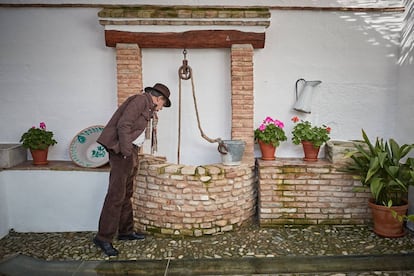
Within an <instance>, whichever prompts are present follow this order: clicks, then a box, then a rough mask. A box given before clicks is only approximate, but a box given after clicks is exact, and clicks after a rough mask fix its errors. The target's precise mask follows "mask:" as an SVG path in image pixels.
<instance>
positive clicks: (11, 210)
mask: <svg viewBox="0 0 414 276" xmlns="http://www.w3.org/2000/svg"><path fill="white" fill-rule="evenodd" d="M45 172H47V173H45ZM0 177H1V179H2V181H1V182H0V192H2V193H1V197H5V198H6V199H7V200H6V201H4V202H6V206H4V202H3V200H2V201H1V203H0V204H1V207H2V208H1V210H2V211H1V213H0V222H1V224H2V226H1V227H0V237H2V236H3V235H4V234H5V231H4V230H5V228H6V227H7V228H6V233H7V232H8V230H9V229H14V230H15V231H17V232H61V231H96V230H97V229H98V221H99V215H100V211H101V208H102V204H103V200H104V197H105V194H106V189H107V187H108V177H109V173H106V172H81V171H41V170H40V171H27V170H26V171H18V170H16V171H14V170H5V171H2V172H0ZM2 182H3V183H2ZM4 188H6V189H4ZM4 192H5V193H4ZM3 207H5V210H7V216H4V214H3V210H4V209H3ZM3 221H4V223H7V225H3ZM5 226H6V227H5ZM1 234H3V235H1Z"/></svg>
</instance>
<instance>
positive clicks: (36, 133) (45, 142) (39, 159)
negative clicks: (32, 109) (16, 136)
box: [20, 122, 57, 165]
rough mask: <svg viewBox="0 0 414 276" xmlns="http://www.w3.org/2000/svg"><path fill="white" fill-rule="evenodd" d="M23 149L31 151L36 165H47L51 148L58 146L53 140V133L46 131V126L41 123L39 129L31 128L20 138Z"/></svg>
mask: <svg viewBox="0 0 414 276" xmlns="http://www.w3.org/2000/svg"><path fill="white" fill-rule="evenodd" d="M20 142H22V143H23V147H25V148H27V149H29V150H30V153H31V154H32V157H33V164H34V165H46V164H47V163H48V161H47V154H48V150H49V147H50V146H53V145H55V144H57V141H56V140H55V139H53V132H52V131H47V130H46V124H45V123H44V122H41V123H40V124H39V127H38V128H37V127H34V126H33V127H31V128H29V129H28V130H27V131H26V132H25V133H23V135H22V137H21V138H20Z"/></svg>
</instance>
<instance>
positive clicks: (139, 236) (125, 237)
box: [118, 232, 145, 240]
mask: <svg viewBox="0 0 414 276" xmlns="http://www.w3.org/2000/svg"><path fill="white" fill-rule="evenodd" d="M143 239H145V235H143V234H138V233H135V232H132V233H131V234H127V235H118V240H143Z"/></svg>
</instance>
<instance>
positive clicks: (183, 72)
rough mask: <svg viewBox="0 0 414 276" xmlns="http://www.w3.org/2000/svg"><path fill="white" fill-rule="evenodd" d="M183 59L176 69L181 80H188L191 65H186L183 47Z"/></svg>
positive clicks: (185, 53) (185, 52)
mask: <svg viewBox="0 0 414 276" xmlns="http://www.w3.org/2000/svg"><path fill="white" fill-rule="evenodd" d="M183 55H184V59H183V65H181V67H180V68H179V69H178V75H179V76H180V79H182V80H189V79H190V78H191V67H190V66H188V61H187V59H186V56H187V50H186V49H184V51H183Z"/></svg>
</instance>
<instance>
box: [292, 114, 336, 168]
mask: <svg viewBox="0 0 414 276" xmlns="http://www.w3.org/2000/svg"><path fill="white" fill-rule="evenodd" d="M291 120H292V121H293V123H295V126H294V127H293V130H292V134H293V137H292V142H293V143H294V144H295V145H299V144H302V146H303V150H304V153H305V158H304V160H305V161H316V160H318V153H319V149H320V147H321V146H322V145H323V144H324V143H325V142H327V141H329V139H331V138H330V137H329V134H330V133H331V128H330V127H328V126H326V125H322V126H312V124H311V123H310V122H309V121H303V120H300V119H299V118H298V117H297V116H295V117H293V118H292V119H291Z"/></svg>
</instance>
